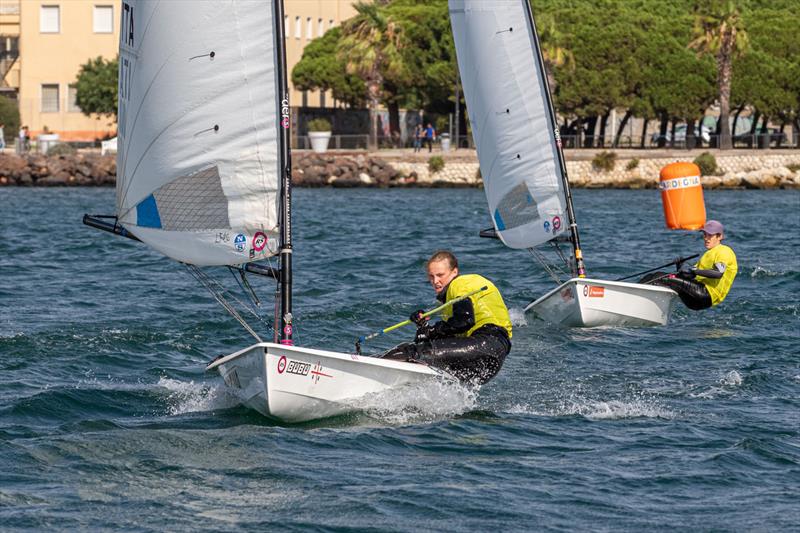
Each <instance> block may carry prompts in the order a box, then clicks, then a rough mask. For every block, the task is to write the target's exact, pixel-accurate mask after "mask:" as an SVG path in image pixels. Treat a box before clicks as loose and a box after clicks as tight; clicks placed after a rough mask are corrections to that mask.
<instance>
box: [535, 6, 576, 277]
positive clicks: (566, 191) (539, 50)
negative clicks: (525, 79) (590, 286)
mask: <svg viewBox="0 0 800 533" xmlns="http://www.w3.org/2000/svg"><path fill="white" fill-rule="evenodd" d="M520 1H521V2H522V3H523V4H525V8H526V9H525V12H526V13H527V14H528V21H529V22H530V25H531V29H532V31H533V43H534V46H535V47H536V54H535V56H536V61H538V62H539V68H540V69H541V71H542V79H543V81H544V86H545V91H544V97H545V99H546V100H547V106H546V109H545V111H546V112H547V113H548V114H549V115H550V122H551V124H552V128H553V133H554V135H555V140H556V151H557V152H558V165H559V167H560V168H561V182H562V184H563V186H564V194H565V195H566V198H567V218H569V232H570V241H571V242H572V252H573V255H574V257H575V268H574V271H575V272H573V274H574V273H577V275H578V277H580V278H585V277H586V267H585V266H584V264H583V252H581V239H580V236H579V235H578V223H577V222H576V221H575V210H574V209H573V207H572V192H571V191H570V189H569V177H568V176H567V164H566V163H565V161H564V150H563V148H562V146H561V133H560V132H559V131H558V122H557V121H556V112H555V109H554V108H553V100H552V97H551V96H550V82H549V81H548V79H547V71H546V70H545V67H544V57H543V56H542V47H541V45H540V44H539V33H538V32H537V31H536V22H534V20H533V11H532V8H531V4H530V2H529V0H520Z"/></svg>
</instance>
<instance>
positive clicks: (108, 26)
mask: <svg viewBox="0 0 800 533" xmlns="http://www.w3.org/2000/svg"><path fill="white" fill-rule="evenodd" d="M93 21H94V22H93V27H94V32H95V33H114V6H94V18H93Z"/></svg>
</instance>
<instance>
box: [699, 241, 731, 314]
mask: <svg viewBox="0 0 800 533" xmlns="http://www.w3.org/2000/svg"><path fill="white" fill-rule="evenodd" d="M717 263H723V264H724V265H725V272H724V273H723V274H722V277H721V278H719V279H713V278H706V277H704V276H697V281H699V282H700V283H702V284H703V285H705V286H706V290H708V294H709V295H710V296H711V305H717V304H718V303H721V302H722V300H724V299H725V297H726V296H727V295H728V291H730V290H731V285H733V278H735V277H736V272H738V271H739V266H738V265H737V264H736V254H734V253H733V250H732V249H731V248H730V246H725V245H724V244H718V245H716V246H715V247H713V248H712V249H710V250H708V251H707V252H706V253H704V254H703V257H701V258H700V261H699V262H698V263H697V264H696V265H695V267H696V268H697V269H698V270H712V269H713V268H714V265H716V264H717Z"/></svg>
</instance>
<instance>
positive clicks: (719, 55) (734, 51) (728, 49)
mask: <svg viewBox="0 0 800 533" xmlns="http://www.w3.org/2000/svg"><path fill="white" fill-rule="evenodd" d="M693 33H694V40H692V42H690V43H689V48H691V49H693V50H696V51H697V55H698V57H700V56H703V55H713V56H714V57H715V58H716V61H717V91H718V93H719V120H720V128H719V134H720V139H719V147H720V148H722V149H724V150H729V149H731V148H733V143H732V142H731V129H730V125H729V124H728V117H729V116H730V98H731V75H732V71H733V68H732V64H733V59H734V58H735V57H739V56H741V55H742V54H744V53H745V52H746V51H747V48H748V45H749V43H748V38H747V32H746V31H745V28H744V23H743V22H742V15H741V9H740V6H739V2H738V1H737V0H696V3H695V7H694V32H693Z"/></svg>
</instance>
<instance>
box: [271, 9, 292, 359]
mask: <svg viewBox="0 0 800 533" xmlns="http://www.w3.org/2000/svg"><path fill="white" fill-rule="evenodd" d="M274 1H275V9H274V13H275V30H276V31H275V53H276V55H277V59H278V61H277V65H276V66H277V75H278V91H279V94H280V103H279V105H278V114H279V115H280V127H279V133H280V135H279V145H280V151H279V154H278V155H279V161H280V169H281V176H280V182H281V205H280V221H281V243H280V248H281V250H280V263H281V270H280V287H281V289H280V290H281V320H280V325H281V326H280V327H281V331H280V341H281V344H289V345H291V344H293V341H292V155H291V151H290V149H291V145H290V138H289V127H290V126H291V119H290V116H289V113H290V109H289V87H288V82H287V80H286V40H285V35H286V33H285V31H286V29H285V28H284V25H283V21H284V14H283V0H274Z"/></svg>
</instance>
